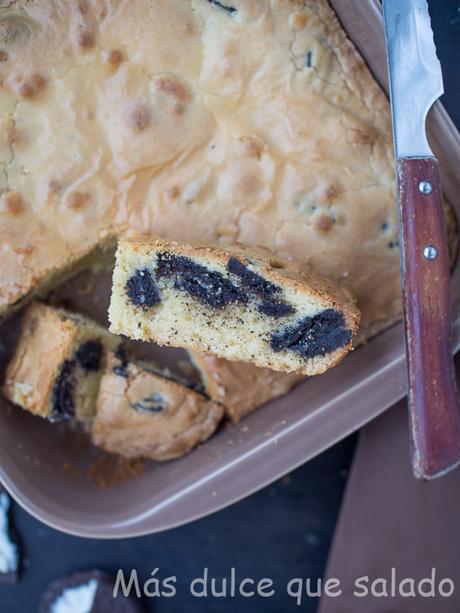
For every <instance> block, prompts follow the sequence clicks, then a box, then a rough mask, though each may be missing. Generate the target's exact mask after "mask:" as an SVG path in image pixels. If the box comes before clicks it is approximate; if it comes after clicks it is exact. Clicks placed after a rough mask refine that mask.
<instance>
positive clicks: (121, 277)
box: [109, 237, 359, 375]
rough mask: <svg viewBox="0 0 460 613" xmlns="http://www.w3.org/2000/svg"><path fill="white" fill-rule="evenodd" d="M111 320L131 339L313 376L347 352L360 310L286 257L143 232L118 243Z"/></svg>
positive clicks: (338, 290)
mask: <svg viewBox="0 0 460 613" xmlns="http://www.w3.org/2000/svg"><path fill="white" fill-rule="evenodd" d="M109 319H110V330H111V332H113V333H115V334H125V335H126V336H128V337H130V338H133V339H139V340H147V341H156V342H157V343H159V344H161V345H172V346H176V347H185V348H187V349H192V350H198V351H204V352H205V353H212V354H215V355H218V356H220V357H224V358H227V359H230V360H243V361H250V362H253V363H254V364H256V365H257V366H265V367H269V368H272V369H273V370H281V371H283V370H284V371H287V372H289V371H293V370H298V371H299V372H301V373H303V374H305V375H313V374H318V373H321V372H324V371H325V370H327V369H328V368H330V367H331V366H333V365H335V364H336V363H337V362H339V361H340V360H341V359H342V358H343V357H344V356H345V355H346V354H347V353H348V351H349V350H350V348H351V342H352V337H353V335H354V334H355V333H356V330H357V326H358V320H359V313H358V310H357V309H356V307H355V306H354V304H353V300H352V298H351V296H350V295H349V294H348V293H346V292H345V290H344V289H343V288H339V287H334V286H333V285H331V284H329V283H328V282H327V281H325V280H323V279H321V278H319V277H316V276H314V275H313V274H312V273H310V272H307V271H306V269H302V270H298V269H297V268H295V267H294V265H290V264H289V263H286V262H282V261H281V260H277V259H274V258H271V259H270V258H268V257H267V256H266V255H265V256H262V255H259V254H258V253H255V252H251V251H242V250H238V249H230V248H227V249H218V248H216V247H213V246H208V245H202V244H196V243H195V244H191V243H179V242H175V241H166V240H162V239H151V238H142V237H138V238H125V239H123V240H121V241H120V242H119V244H118V250H117V256H116V266H115V270H114V274H113V286H112V297H111V302H110V308H109Z"/></svg>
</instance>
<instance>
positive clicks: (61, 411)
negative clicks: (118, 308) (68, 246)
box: [3, 302, 120, 424]
mask: <svg viewBox="0 0 460 613" xmlns="http://www.w3.org/2000/svg"><path fill="white" fill-rule="evenodd" d="M119 344H120V339H119V338H117V337H115V336H112V335H111V334H109V333H108V332H107V331H106V330H104V329H103V328H101V327H100V326H98V325H97V324H95V323H93V322H92V321H90V320H88V319H86V318H84V317H82V316H79V315H75V314H73V313H68V312H67V311H64V310H63V309H56V308H53V307H50V306H47V305H45V304H42V303H39V302H35V303H33V304H31V305H30V306H29V307H28V308H27V310H26V311H25V313H24V315H23V319H22V328H21V335H20V338H19V342H18V344H17V346H16V349H15V352H14V355H13V357H12V359H11V361H10V362H9V364H8V367H7V371H6V376H5V382H4V386H3V393H4V394H5V396H6V397H7V398H8V400H10V401H11V402H13V403H14V404H18V405H19V406H21V407H22V408H23V409H26V410H27V411H30V412H31V413H33V414H34V415H39V416H40V417H44V418H46V419H48V420H50V421H59V420H76V421H79V422H81V423H83V424H87V423H89V422H90V421H91V419H92V418H93V415H94V411H95V402H96V396H97V392H98V389H99V380H100V377H101V375H102V372H103V370H104V368H105V362H106V352H107V350H108V349H116V348H117V347H118V346H119Z"/></svg>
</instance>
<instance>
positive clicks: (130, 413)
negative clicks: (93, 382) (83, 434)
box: [91, 353, 224, 461]
mask: <svg viewBox="0 0 460 613" xmlns="http://www.w3.org/2000/svg"><path fill="white" fill-rule="evenodd" d="M223 415H224V408H223V406H222V405H220V404H218V403H216V402H213V401H211V400H209V399H207V398H205V397H204V396H202V395H201V394H198V393H197V392H195V391H193V390H191V389H188V388H187V387H185V386H184V385H181V384H179V383H177V382H175V381H173V380H168V379H166V378H165V376H164V375H163V374H161V373H159V372H158V371H156V370H152V366H151V365H147V364H145V363H143V364H135V363H133V362H126V361H123V360H122V359H120V356H117V355H116V354H114V353H111V354H110V355H109V359H108V361H107V367H106V370H105V372H104V375H103V377H102V380H101V388H100V392H99V397H98V400H97V411H96V416H95V419H94V423H93V425H92V428H91V436H92V440H93V442H94V444H95V445H97V446H98V447H102V448H103V449H105V450H106V451H110V452H113V453H118V454H119V455H122V456H124V457H127V458H138V457H142V458H149V459H152V460H157V461H164V460H172V459H174V458H178V457H180V456H183V455H185V454H186V453H188V452H189V451H191V450H192V449H193V447H195V446H196V445H197V444H198V443H201V442H203V441H205V440H206V439H208V438H209V437H210V436H211V435H212V434H214V432H215V430H216V428H217V426H218V425H219V423H220V421H221V419H222V417H223Z"/></svg>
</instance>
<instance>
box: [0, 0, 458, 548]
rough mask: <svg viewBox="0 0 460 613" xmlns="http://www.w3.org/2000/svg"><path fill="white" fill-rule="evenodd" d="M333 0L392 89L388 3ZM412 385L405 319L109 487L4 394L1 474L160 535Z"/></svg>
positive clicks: (454, 195) (82, 528)
mask: <svg viewBox="0 0 460 613" xmlns="http://www.w3.org/2000/svg"><path fill="white" fill-rule="evenodd" d="M331 3H332V5H333V6H334V8H335V10H336V12H337V14H338V16H339V18H340V19H341V21H342V23H343V25H344V27H345V29H346V30H347V32H348V34H349V36H350V38H351V39H352V40H353V41H354V43H355V44H356V46H357V47H358V49H359V50H360V52H361V53H362V55H363V56H364V58H365V59H366V61H367V62H368V64H369V66H370V68H371V70H372V71H373V73H374V75H375V77H376V78H377V80H378V81H379V82H380V83H381V84H382V85H383V87H385V88H386V65H385V59H384V58H385V51H384V40H383V27H382V23H381V18H380V14H379V8H378V3H377V2H376V1H374V0H333V1H332V2H331ZM429 134H430V141H431V144H432V146H433V149H434V151H435V153H436V155H437V156H438V157H439V159H440V162H441V169H442V175H443V188H444V191H445V194H446V196H447V198H448V199H449V201H450V202H451V203H452V205H453V206H454V207H455V209H456V211H457V215H458V216H459V214H460V176H458V169H459V168H460V138H459V135H458V133H457V132H456V130H455V127H454V126H453V124H452V123H451V121H450V120H449V118H448V116H447V115H446V113H445V111H444V109H443V108H442V106H441V105H440V104H437V105H436V107H435V108H434V109H433V111H432V113H431V115H430V118H429ZM456 169H457V176H456ZM453 276H454V279H453V283H452V286H453V291H454V307H453V308H454V317H455V325H454V344H455V349H458V348H459V346H460V278H459V276H460V270H459V267H458V266H457V267H456V268H455V270H454V272H453ZM101 291H104V290H103V289H101ZM106 298H107V296H106ZM99 304H103V301H102V302H100V303H99ZM13 328H14V326H11V329H13ZM2 339H3V340H4V339H5V335H4V333H3V332H2ZM5 344H7V343H6V342H5ZM5 353H6V352H5V351H3V352H2V354H3V355H5ZM169 357H171V354H169ZM405 391H406V370H405V356H404V337H403V330H402V326H401V325H395V326H393V327H392V328H390V329H388V330H387V331H386V332H384V333H382V334H380V335H379V336H377V337H376V338H374V339H372V340H371V341H370V342H369V343H368V344H367V345H365V346H363V347H360V348H359V349H357V350H356V351H355V352H353V354H352V355H350V356H349V357H348V358H347V359H345V360H344V361H343V362H342V364H340V365H339V366H338V367H337V368H334V369H333V370H331V371H329V372H328V373H326V374H325V375H322V376H320V377H316V378H312V379H311V380H309V381H306V382H305V383H303V384H302V385H300V386H299V387H298V388H296V389H295V390H294V391H292V392H291V393H290V394H289V395H287V396H285V397H283V398H281V399H279V400H276V401H274V402H271V403H269V404H268V405H267V406H266V407H265V408H264V409H262V410H260V411H258V412H256V413H255V414H253V415H252V416H250V417H249V418H248V419H246V420H244V421H243V422H242V423H241V424H239V425H237V426H232V425H227V426H225V427H224V428H222V429H221V430H220V431H219V433H218V434H217V435H216V436H214V437H213V438H212V439H211V440H210V441H209V442H207V443H206V444H205V445H202V446H201V447H200V448H198V449H197V450H195V451H194V452H193V453H191V454H190V455H189V456H187V457H185V458H183V459H182V460H179V461H177V462H170V463H166V464H162V465H149V466H148V467H147V470H146V471H145V472H144V473H142V474H140V475H139V476H137V477H135V478H132V479H128V480H126V481H124V482H123V483H121V484H120V485H118V486H115V487H113V488H110V489H107V488H103V487H101V486H100V485H98V484H97V483H96V482H95V481H94V480H91V479H88V478H83V477H82V475H83V474H84V473H85V471H86V470H87V466H88V462H90V460H91V454H92V453H93V451H91V449H90V448H88V447H85V446H82V445H78V444H77V442H76V441H75V440H71V439H72V437H71V436H69V434H65V433H62V432H60V429H59V427H56V426H50V425H49V424H48V423H46V422H44V421H42V420H40V419H36V418H33V417H32V416H30V415H28V414H26V413H25V412H24V411H20V410H17V409H13V408H11V407H8V406H7V403H6V402H5V401H3V402H4V404H5V406H2V407H0V408H1V410H2V414H1V419H0V478H1V480H2V481H3V483H4V484H5V486H6V487H7V489H8V490H9V491H10V492H11V494H12V495H13V496H14V498H16V500H17V501H18V502H19V503H20V504H21V505H22V506H23V507H25V508H26V509H27V510H28V511H29V512H30V513H32V514H33V515H34V516H36V517H37V518H38V519H40V520H42V521H44V522H45V523H47V524H50V525H52V526H54V527H55V528H57V529H59V530H63V531H65V532H69V533H73V534H77V535H81V536H87V537H100V538H110V537H127V536H134V535H140V534H146V533H152V532H157V531H160V530H165V529H167V528H171V527H173V526H177V525H180V524H183V523H186V522H189V521H191V520H193V519H196V518H198V517H202V516H204V515H206V514H208V513H212V512H213V511H216V510H218V509H221V508H222V507H225V506H227V505H229V504H231V503H233V502H235V501H237V500H239V499H241V498H243V497H244V496H247V495H248V494H250V493H252V492H254V491H255V490H257V489H259V488H261V487H263V486H265V485H267V484H268V483H270V482H271V481H274V480H275V479H277V478H278V477H280V476H281V475H283V474H285V473H287V472H288V471H290V470H292V469H294V468H295V467H297V466H299V465H300V464H302V463H304V462H306V461H307V460H309V459H310V458H312V457H313V456H315V455H317V454H318V453H320V452H321V451H323V450H324V449H326V448H327V447H329V446H331V445H333V444H334V443H335V442H337V441H338V440H340V439H341V438H343V437H345V436H346V435H348V434H349V433H351V432H352V431H354V430H356V429H358V428H360V427H361V426H362V425H363V424H365V423H366V422H368V421H369V420H371V419H373V418H374V417H376V416H377V415H378V414H379V413H381V412H382V411H384V410H385V409H386V408H388V407H390V406H391V405H392V404H394V403H395V402H396V401H397V400H398V399H400V398H401V397H402V396H404V394H405Z"/></svg>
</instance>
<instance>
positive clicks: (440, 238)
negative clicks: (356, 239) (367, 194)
mask: <svg viewBox="0 0 460 613" xmlns="http://www.w3.org/2000/svg"><path fill="white" fill-rule="evenodd" d="M397 170H398V188H399V206H400V215H401V237H402V287H403V298H404V311H405V325H406V345H407V357H408V374H409V413H410V424H411V437H412V449H413V467H414V472H415V474H416V476H417V477H419V478H422V479H430V478H433V477H437V476H439V475H441V474H443V473H444V472H446V471H447V470H448V469H450V468H452V467H453V466H455V465H456V464H458V463H459V462H460V405H459V399H458V394H457V389H456V383H455V372H454V366H453V360H452V351H451V325H450V292H449V281H450V274H449V255H448V250H447V236H446V228H445V222H444V216H443V208H442V195H441V191H440V178H439V166H438V161H437V160H436V159H435V158H407V159H400V160H398V162H397Z"/></svg>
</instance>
